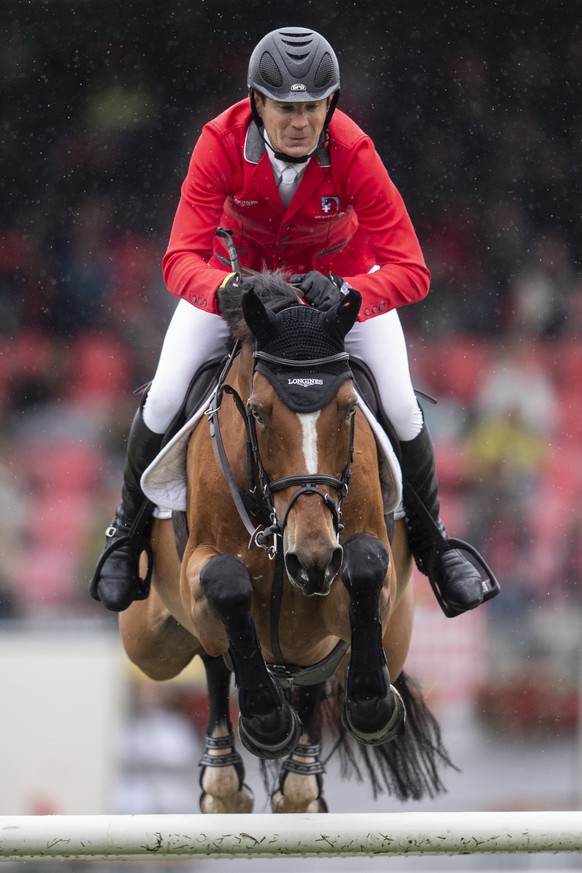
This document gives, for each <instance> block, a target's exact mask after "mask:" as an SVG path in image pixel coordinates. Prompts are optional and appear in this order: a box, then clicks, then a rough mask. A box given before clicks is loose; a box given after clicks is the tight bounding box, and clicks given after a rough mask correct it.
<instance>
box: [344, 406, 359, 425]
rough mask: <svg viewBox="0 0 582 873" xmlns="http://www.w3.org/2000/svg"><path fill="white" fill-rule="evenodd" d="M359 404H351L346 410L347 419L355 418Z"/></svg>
mask: <svg viewBox="0 0 582 873" xmlns="http://www.w3.org/2000/svg"><path fill="white" fill-rule="evenodd" d="M356 409H357V405H356V404H355V403H354V405H353V406H350V408H349V409H348V411H347V412H346V421H349V420H350V418H353V417H354V415H355V414H356Z"/></svg>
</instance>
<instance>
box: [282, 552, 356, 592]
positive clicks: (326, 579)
mask: <svg viewBox="0 0 582 873" xmlns="http://www.w3.org/2000/svg"><path fill="white" fill-rule="evenodd" d="M342 559H343V549H342V547H341V546H337V547H336V548H334V549H333V551H332V553H331V555H329V556H327V557H326V558H325V559H323V560H314V559H313V557H310V558H308V557H306V556H303V557H300V555H299V554H298V553H297V552H294V551H289V552H286V554H285V567H286V569H287V574H288V576H289V578H290V579H291V581H292V582H293V583H294V584H295V585H298V586H299V587H300V588H302V589H303V591H304V592H305V593H306V594H327V593H328V592H329V589H330V586H331V583H332V582H333V580H334V579H335V577H336V576H337V574H338V573H339V570H340V567H341V564H342Z"/></svg>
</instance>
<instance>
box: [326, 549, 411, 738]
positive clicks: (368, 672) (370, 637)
mask: <svg viewBox="0 0 582 873" xmlns="http://www.w3.org/2000/svg"><path fill="white" fill-rule="evenodd" d="M388 564H389V553H388V550H387V548H386V546H385V545H384V543H383V542H382V541H381V540H379V539H377V538H376V537H373V536H371V535H370V534H358V535H357V536H355V537H352V539H351V540H349V541H348V542H347V543H346V544H345V546H344V564H343V567H342V572H341V579H342V582H343V583H344V585H345V587H346V589H347V591H348V595H349V599H350V608H349V611H350V624H351V654H350V663H349V666H348V669H347V671H346V677H345V694H346V699H345V703H344V711H343V718H344V722H345V724H346V727H347V728H348V730H349V731H350V733H351V734H352V735H353V736H354V737H355V738H356V739H357V740H358V741H359V742H361V743H365V744H369V745H377V744H380V743H385V742H388V741H389V740H391V739H393V738H394V737H395V736H397V735H398V734H399V733H400V731H401V730H402V728H403V725H404V719H405V710H404V704H403V703H402V699H401V697H400V695H399V694H398V692H397V691H396V689H395V688H394V687H393V686H392V685H391V684H390V675H389V672H388V664H387V661H386V655H385V652H384V649H383V646H382V620H381V616H380V594H381V591H382V588H383V585H384V581H385V579H386V576H387V573H388V569H389V567H388Z"/></svg>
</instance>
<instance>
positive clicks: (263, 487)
mask: <svg viewBox="0 0 582 873" xmlns="http://www.w3.org/2000/svg"><path fill="white" fill-rule="evenodd" d="M239 350H240V347H239V346H235V348H234V349H233V351H232V352H231V355H230V356H229V359H228V361H227V363H226V365H225V367H224V369H223V371H222V373H221V376H220V379H219V382H218V385H217V388H216V391H215V394H214V397H213V400H212V402H211V404H210V408H209V409H208V410H207V412H206V415H207V416H208V418H209V421H210V427H211V435H212V436H213V437H214V444H215V446H216V451H217V454H218V459H219V463H220V466H221V469H222V473H223V476H224V478H225V481H226V482H227V484H228V487H229V490H230V493H231V495H232V498H233V501H234V503H235V506H236V508H237V510H238V513H239V516H240V518H241V521H242V522H243V524H244V525H245V527H246V529H247V531H248V533H249V534H250V540H249V545H248V548H249V549H250V548H252V547H254V546H258V547H259V548H262V549H264V550H265V551H266V552H267V555H268V556H269V558H270V559H271V560H272V559H274V558H275V556H276V554H277V549H278V543H279V540H282V537H283V533H284V530H285V527H286V525H287V521H288V518H289V513H290V512H291V509H292V508H293V506H294V505H295V503H296V502H297V500H298V499H299V497H301V496H302V495H308V496H314V495H316V496H318V497H320V498H321V499H322V500H323V502H324V504H325V506H326V507H327V508H328V509H329V511H330V512H331V515H332V519H333V525H334V530H335V532H336V535H337V537H338V539H339V536H340V534H341V532H342V530H343V525H342V523H341V517H342V512H343V505H344V501H345V499H346V496H347V493H348V489H349V483H350V478H351V466H352V463H353V458H354V433H355V422H354V419H355V416H352V417H351V420H350V437H349V446H348V453H347V458H346V463H345V466H344V469H343V471H342V473H341V474H340V476H339V477H335V476H330V475H328V474H326V473H299V474H297V475H294V476H284V477H282V478H281V479H275V480H274V481H273V480H271V479H270V478H269V475H268V473H267V471H266V470H265V467H264V464H263V461H262V458H261V453H260V449H259V443H258V438H257V430H256V422H255V418H254V416H253V414H252V411H251V408H250V406H249V404H248V403H247V404H246V405H245V404H244V403H243V401H242V399H241V397H240V395H239V394H238V392H237V391H236V390H235V389H234V388H233V387H232V386H230V385H225V384H224V380H225V378H226V375H227V373H228V371H229V369H230V366H231V365H232V362H233V360H234V358H235V356H236V354H238V351H239ZM348 359H349V354H348V353H347V352H339V353H337V354H334V355H329V356H327V357H324V358H315V359H312V360H302V361H297V360H290V359H288V358H280V357H276V356H274V355H269V354H267V353H266V352H262V351H255V352H254V353H253V360H254V362H255V365H256V362H257V360H262V361H263V362H265V363H266V364H267V365H268V366H273V365H274V366H279V367H283V368H287V367H289V368H294V367H301V368H302V369H314V368H317V367H324V366H326V365H329V364H333V363H336V362H337V361H341V360H346V361H347V360H348ZM254 373H255V366H254V367H253V375H254ZM223 394H230V395H231V396H232V398H233V401H234V403H235V406H236V408H237V410H238V411H239V413H240V415H241V417H242V419H243V421H244V425H245V430H246V434H247V457H248V462H247V465H248V479H249V484H248V488H247V491H246V492H244V491H241V489H240V488H239V486H238V485H237V483H236V481H235V479H234V476H233V474H232V470H231V468H230V464H229V461H228V457H227V454H226V450H225V447H224V443H223V440H222V434H221V430H220V424H219V420H218V411H219V409H220V405H221V401H222V395H223ZM255 469H256V471H257V474H258V485H257V482H256V481H255V476H254V470H255ZM324 486H327V487H329V488H332V489H334V490H335V491H336V492H337V499H335V500H334V499H333V497H331V496H330V495H329V494H328V493H327V492H326V491H323V490H322V488H323V487H324ZM293 487H296V488H297V490H296V491H295V492H294V493H293V495H292V497H291V499H290V500H289V503H288V504H287V506H286V508H285V511H284V513H283V517H282V520H281V521H279V518H278V516H277V510H276V508H275V501H274V497H273V495H274V494H276V493H277V492H279V491H283V490H285V489H286V488H293ZM259 492H260V495H261V498H262V501H261V502H260V503H259V501H258V493H259ZM251 514H252V515H255V516H259V517H262V518H263V519H267V518H268V522H267V521H266V520H265V521H264V522H263V523H260V524H259V525H258V526H257V525H255V524H253V522H252V520H251V518H250V515H251Z"/></svg>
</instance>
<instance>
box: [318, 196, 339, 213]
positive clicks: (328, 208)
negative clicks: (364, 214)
mask: <svg viewBox="0 0 582 873" xmlns="http://www.w3.org/2000/svg"><path fill="white" fill-rule="evenodd" d="M321 211H322V212H339V197H322V198H321Z"/></svg>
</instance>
